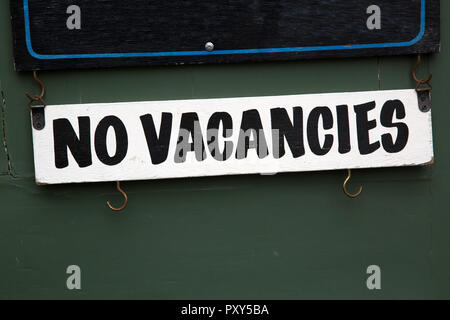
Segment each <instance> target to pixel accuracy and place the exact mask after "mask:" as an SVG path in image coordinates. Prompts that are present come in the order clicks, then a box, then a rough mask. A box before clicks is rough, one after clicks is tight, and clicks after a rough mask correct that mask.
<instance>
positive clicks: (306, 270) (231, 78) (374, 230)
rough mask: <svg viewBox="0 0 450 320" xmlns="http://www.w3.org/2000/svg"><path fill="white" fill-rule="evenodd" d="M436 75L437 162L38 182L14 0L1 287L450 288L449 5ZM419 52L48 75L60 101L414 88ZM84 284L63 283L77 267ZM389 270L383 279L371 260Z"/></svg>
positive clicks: (1, 166) (2, 63)
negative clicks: (354, 192) (369, 271)
mask: <svg viewBox="0 0 450 320" xmlns="http://www.w3.org/2000/svg"><path fill="white" fill-rule="evenodd" d="M441 2H442V53H441V54H440V55H436V56H433V57H431V58H429V59H425V64H424V65H423V66H422V68H421V73H423V74H425V73H426V72H427V71H432V72H434V78H433V119H434V123H433V125H434V139H435V142H434V146H435V156H436V163H435V164H434V165H433V166H432V167H427V168H420V167H419V168H397V169H376V170H358V171H354V175H353V179H352V181H351V186H350V188H355V189H356V188H357V187H358V186H359V184H362V185H363V186H364V191H363V194H362V195H361V197H360V198H358V199H355V200H351V199H348V198H346V197H345V196H344V195H343V193H342V191H341V185H342V182H343V180H344V178H345V176H346V172H342V171H339V172H321V173H298V174H279V175H276V176H236V177H217V178H197V179H178V180H167V181H142V182H126V183H123V185H122V187H123V188H124V189H125V190H126V191H127V193H128V195H129V199H130V202H129V205H128V207H127V209H126V210H125V211H124V212H123V213H120V214H115V213H113V212H112V211H111V210H109V209H108V208H107V207H106V204H105V202H106V201H107V200H111V201H112V202H113V203H120V201H121V197H120V195H119V194H118V193H117V192H116V190H115V185H114V184H113V183H99V184H83V185H64V186H37V185H35V183H34V177H33V156H32V141H31V128H30V121H29V114H28V109H27V103H28V101H27V98H26V96H25V92H26V91H30V92H32V93H37V92H38V91H39V90H38V89H39V88H38V86H37V85H36V83H35V82H34V81H33V79H32V76H31V74H30V73H20V74H19V73H16V72H14V71H13V65H12V40H11V28H10V21H9V9H8V1H1V2H0V43H1V44H2V45H1V46H0V58H1V59H0V81H1V83H2V92H3V93H4V96H5V102H4V103H3V104H2V112H1V116H2V118H3V119H5V122H6V128H5V129H6V130H5V133H6V136H5V137H3V138H4V139H6V141H7V146H8V156H9V159H10V164H11V165H10V169H8V164H7V161H6V155H5V152H4V149H3V146H2V148H0V174H2V176H0V203H1V209H0V238H1V239H0V252H1V259H0V275H1V279H0V298H7V299H11V298H40V299H43V298H67V299H72V298H154V299H166V298H208V299H214V298H217V299H220V298H236V299H239V298H255V299H259V298H273V299H282V298H286V299H300V298H339V299H341V298H369V299H372V298H373V299H378V298H399V299H407V298H427V299H428V298H440V299H442V298H447V299H448V298H450V232H449V228H450V212H449V211H450V210H449V209H448V201H449V193H450V182H449V181H450V148H449V147H448V141H449V140H450V130H449V125H448V119H449V117H450V107H449V99H448V91H449V90H450V86H449V82H448V79H447V78H448V75H449V73H450V51H448V48H447V46H448V44H449V42H448V40H449V33H448V30H450V21H449V20H448V16H449V15H450V3H448V1H441ZM414 62H415V60H414V57H388V58H380V59H377V58H368V59H343V60H322V61H303V62H287V63H286V62H285V63H260V64H240V65H204V66H181V67H159V68H124V69H110V70H81V71H80V70H79V71H58V72H42V73H41V74H40V77H41V79H42V80H43V81H44V82H45V84H46V87H47V94H46V101H47V102H48V103H49V104H59V103H88V102H115V101H137V100H163V99H186V98H210V97H235V96H253V95H279V94H298V93H315V92H338V91H360V90H376V89H400V88H411V87H413V86H414V83H413V81H412V79H411V75H410V70H411V68H412V66H413V65H414ZM71 264H76V265H79V266H80V267H81V270H82V290H80V291H69V290H67V288H66V277H67V275H66V273H65V271H66V268H67V266H68V265H71ZM371 264H377V265H380V266H381V268H382V290H381V291H375V292H374V291H369V290H368V289H367V288H366V278H367V275H366V268H367V266H369V265H371Z"/></svg>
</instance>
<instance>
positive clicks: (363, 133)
mask: <svg viewBox="0 0 450 320" xmlns="http://www.w3.org/2000/svg"><path fill="white" fill-rule="evenodd" d="M432 140H433V139H432V127H431V111H428V112H422V111H420V110H419V105H418V98H417V93H416V91H415V90H394V91H368V92H354V93H329V94H312V95H291V96H270V97H247V98H227V99H203V100H173V101H149V102H123V103H104V104H77V105H49V106H46V107H45V126H44V127H43V128H42V127H41V128H40V130H37V129H35V128H33V145H34V162H35V173H36V182H37V183H39V184H57V183H71V182H96V181H117V180H120V181H122V180H145V179H164V178H181V177H198V176H218V175H235V174H273V173H279V172H298V171H318V170H337V169H347V168H350V169H355V168H377V167H398V166H416V165H426V164H431V163H432V162H433V142H432Z"/></svg>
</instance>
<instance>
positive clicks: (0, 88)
mask: <svg viewBox="0 0 450 320" xmlns="http://www.w3.org/2000/svg"><path fill="white" fill-rule="evenodd" d="M0 99H1V101H0V111H1V115H0V118H1V120H0V121H1V123H2V132H1V134H2V145H3V149H4V150H5V155H6V162H7V165H8V173H7V174H8V175H10V176H11V177H13V178H15V174H14V170H13V166H12V163H11V157H10V156H9V150H8V139H7V138H6V97H5V92H4V91H3V86H2V82H1V80H0Z"/></svg>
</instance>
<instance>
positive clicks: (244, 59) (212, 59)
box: [10, 0, 441, 71]
mask: <svg viewBox="0 0 450 320" xmlns="http://www.w3.org/2000/svg"><path fill="white" fill-rule="evenodd" d="M427 1H428V5H427V9H426V10H427V15H426V25H427V27H426V30H425V34H424V36H423V39H422V40H421V41H419V42H418V43H416V44H414V45H412V46H410V47H401V48H379V49H358V50H341V51H322V52H310V53H298V52H292V53H260V54H239V55H238V57H236V55H233V56H230V55H215V56H207V59H205V56H189V57H183V59H182V60H180V58H178V57H175V58H174V57H153V58H125V59H117V58H104V59H68V60H39V59H36V58H34V57H32V56H31V55H30V54H29V53H28V49H27V47H26V43H25V39H24V34H25V23H24V17H23V14H22V12H23V4H22V2H21V1H19V2H17V3H19V5H14V0H10V10H11V20H12V27H13V41H14V62H13V63H14V70H16V71H31V70H61V69H88V68H111V67H137V66H161V65H169V66H170V65H185V64H187V65H189V64H222V63H248V62H264V61H294V60H305V59H324V58H325V59H330V58H354V57H374V56H392V55H412V54H418V53H424V54H427V53H439V52H440V49H441V46H440V0H427ZM19 56H20V58H19Z"/></svg>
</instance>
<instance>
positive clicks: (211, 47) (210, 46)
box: [205, 42, 214, 52]
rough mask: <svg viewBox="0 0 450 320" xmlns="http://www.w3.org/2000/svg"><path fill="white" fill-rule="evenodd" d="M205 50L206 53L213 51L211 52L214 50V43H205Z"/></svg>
mask: <svg viewBox="0 0 450 320" xmlns="http://www.w3.org/2000/svg"><path fill="white" fill-rule="evenodd" d="M205 50H206V51H209V52H211V51H213V50H214V43H212V42H207V43H206V44H205Z"/></svg>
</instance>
